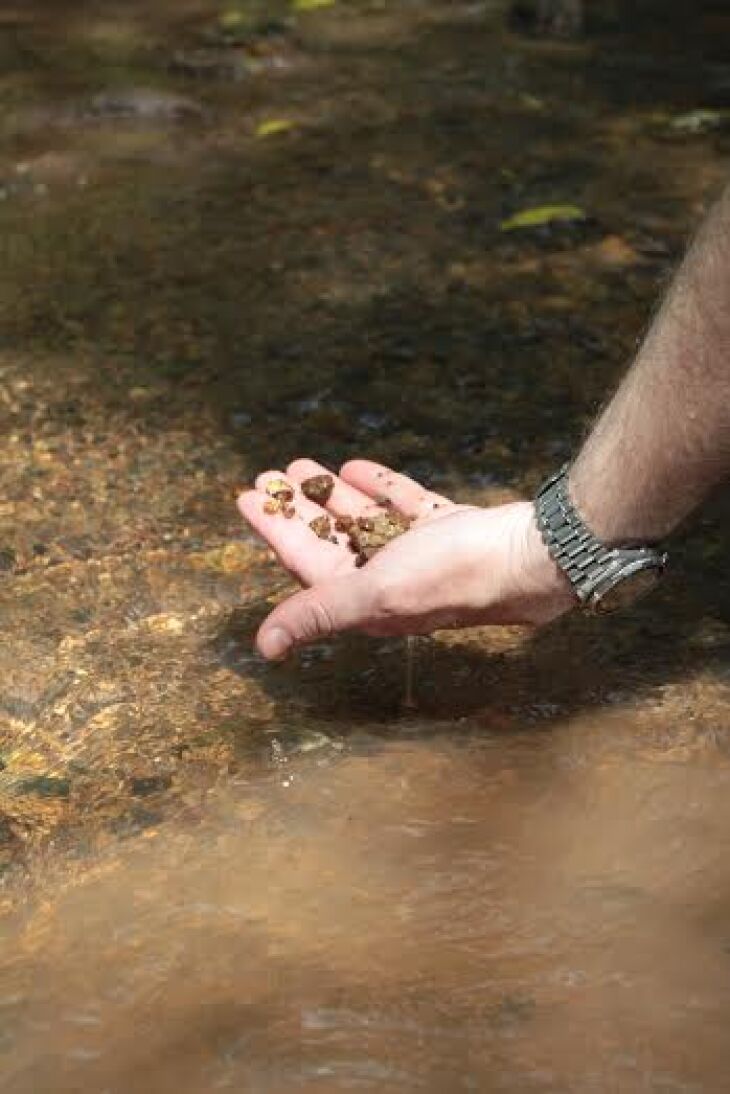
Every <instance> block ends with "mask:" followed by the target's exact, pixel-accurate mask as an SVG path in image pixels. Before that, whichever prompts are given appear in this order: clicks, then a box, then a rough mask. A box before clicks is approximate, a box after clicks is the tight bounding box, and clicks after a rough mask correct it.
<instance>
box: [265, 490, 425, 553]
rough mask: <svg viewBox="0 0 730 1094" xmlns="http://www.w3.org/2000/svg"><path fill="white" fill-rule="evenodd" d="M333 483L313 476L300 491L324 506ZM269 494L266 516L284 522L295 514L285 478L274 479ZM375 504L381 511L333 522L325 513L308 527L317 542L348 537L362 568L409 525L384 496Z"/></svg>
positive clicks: (406, 529) (344, 516)
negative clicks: (338, 534) (278, 517)
mask: <svg viewBox="0 0 730 1094" xmlns="http://www.w3.org/2000/svg"><path fill="white" fill-rule="evenodd" d="M334 485H335V480H334V478H333V477H332V475H313V476H312V477H311V478H309V479H305V480H304V482H303V483H302V484H301V490H302V493H303V494H304V496H305V498H308V499H309V500H310V501H313V502H316V504H317V505H326V504H327V502H328V501H329V499H330V497H331V495H332V491H333V489H334ZM266 493H267V494H268V495H269V497H268V499H267V500H266V502H265V503H264V511H265V512H267V513H281V514H282V515H283V516H284V517H286V518H287V519H291V518H292V517H293V516H294V515H295V509H294V506H293V504H292V502H293V501H294V491H293V489H292V488H291V486H290V485H289V483H288V482H285V481H284V479H273V480H272V481H271V482H270V483H268V485H267V487H266ZM375 500H376V503H377V504H378V505H381V506H382V507H383V509H382V511H381V512H378V513H373V514H372V515H369V516H363V517H351V516H347V515H341V516H338V517H335V518H334V521H333V519H332V518H331V517H330V516H329V515H328V514H327V513H322V514H321V516H318V517H315V518H314V520H310V522H309V527H310V528H311V529H312V531H313V532H314V533H315V535H317V536H319V538H320V539H324V540H328V541H329V542H330V543H337V542H338V540H337V537H336V536H335V534H334V533H335V532H341V533H344V534H346V535H347V543H348V546H349V548H350V550H351V551H352V552H353V554H354V555H355V565H356V566H364V565H365V563H366V562H368V561H369V559H371V558H372V557H373V555H375V554H376V553H377V552H378V551H379V550H380V549H381V547H385V545H386V543H390V541H391V540H392V539H395V538H396V537H397V536H402V535H403V533H404V532H407V531H408V529H409V528H410V526H411V521H410V519H409V518H408V517H406V516H404V515H403V514H402V513H399V512H398V510H397V509H394V508H393V506H392V505H391V503H390V500H389V499H388V498H386V497H381V498H376V499H375Z"/></svg>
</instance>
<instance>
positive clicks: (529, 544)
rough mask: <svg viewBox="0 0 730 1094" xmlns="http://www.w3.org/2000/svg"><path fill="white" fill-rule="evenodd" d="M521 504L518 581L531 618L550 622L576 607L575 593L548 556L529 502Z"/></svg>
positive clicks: (532, 506) (532, 507)
mask: <svg viewBox="0 0 730 1094" xmlns="http://www.w3.org/2000/svg"><path fill="white" fill-rule="evenodd" d="M520 504H521V506H523V507H524V513H523V520H522V535H521V543H520V545H519V547H518V550H517V552H516V553H517V557H518V558H519V560H520V563H519V564H520V570H521V584H522V586H523V589H524V595H525V597H526V600H527V603H528V604H529V605H530V613H531V616H532V617H533V618H531V619H530V622H533V623H536V624H542V623H549V622H551V620H553V619H557V618H558V616H560V615H564V614H565V612H568V611H570V610H571V609H572V608H575V607H577V605H578V597H577V596H576V594H575V591H574V589H573V587H572V585H571V584H570V582H569V581H568V578H567V577H566V576H565V574H564V573H563V571H562V570H561V569H560V567H559V566H558V565H557V563H556V562H555V561H554V560H553V559H552V558H551V556H550V552H549V551H548V549H547V547H546V546H545V543H544V542H543V538H542V535H541V533H540V529H539V528H538V526H537V520H536V518H535V507H534V505H533V504H532V503H531V502H522V503H520Z"/></svg>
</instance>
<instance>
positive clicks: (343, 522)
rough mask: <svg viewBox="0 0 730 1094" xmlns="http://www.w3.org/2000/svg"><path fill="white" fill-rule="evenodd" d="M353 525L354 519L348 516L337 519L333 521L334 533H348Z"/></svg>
mask: <svg viewBox="0 0 730 1094" xmlns="http://www.w3.org/2000/svg"><path fill="white" fill-rule="evenodd" d="M354 523H355V518H354V517H350V516H342V517H338V518H337V520H336V521H335V531H336V532H349V531H350V529H351V528H352V526H353V525H354Z"/></svg>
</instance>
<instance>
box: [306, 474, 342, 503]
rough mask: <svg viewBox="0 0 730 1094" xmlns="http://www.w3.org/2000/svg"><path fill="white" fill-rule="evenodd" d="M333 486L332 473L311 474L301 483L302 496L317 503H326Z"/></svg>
mask: <svg viewBox="0 0 730 1094" xmlns="http://www.w3.org/2000/svg"><path fill="white" fill-rule="evenodd" d="M334 488H335V480H334V478H333V477H332V475H312V476H311V478H308V479H305V480H304V482H303V483H302V484H301V491H302V493H303V494H304V497H305V498H309V500H310V501H315V502H316V503H317V505H326V504H327V502H328V501H329V500H330V498H331V496H332V491H333V490H334Z"/></svg>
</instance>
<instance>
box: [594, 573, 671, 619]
mask: <svg viewBox="0 0 730 1094" xmlns="http://www.w3.org/2000/svg"><path fill="white" fill-rule="evenodd" d="M661 573H662V571H661V569H660V568H659V567H657V566H649V567H645V568H644V569H641V570H637V571H636V573H633V574H627V575H626V577H623V578H621V580H620V581H617V582H616V584H615V585H614V586H613V588H611V589H607V590H606V592H605V593H604V594H603V596H601V597H600V598H599V599H598V600H597V602H596V605H595V610H596V611H597V612H615V611H619V609H621V608H627V607H628V606H629V604H633V603H634V602H635V601H636V600H638V599H639V598H640V597H642V596H645V595H646V593H648V592H650V591H651V590H652V589H653V588H654V586H655V585H656V584H657V582H658V581H659V578H660V577H661Z"/></svg>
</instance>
